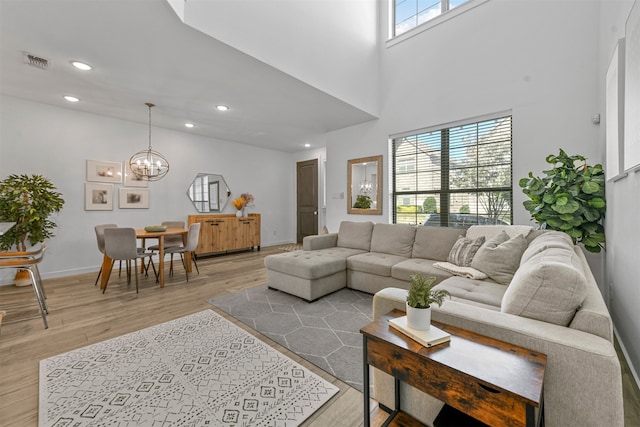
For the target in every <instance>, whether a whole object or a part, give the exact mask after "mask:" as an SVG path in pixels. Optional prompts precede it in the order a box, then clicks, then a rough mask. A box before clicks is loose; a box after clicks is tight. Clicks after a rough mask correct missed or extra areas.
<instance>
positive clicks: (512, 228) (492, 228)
mask: <svg viewBox="0 0 640 427" xmlns="http://www.w3.org/2000/svg"><path fill="white" fill-rule="evenodd" d="M532 230H533V227H532V226H530V225H472V226H471V227H469V228H468V229H467V237H468V238H470V239H476V238H478V237H480V236H484V237H485V239H487V240H488V239H490V238H492V237H494V236H496V235H498V234H500V233H501V232H502V231H504V232H505V233H507V234H508V235H509V237H514V236H517V235H518V234H522V235H523V236H524V237H525V238H526V237H527V235H528V234H529V233H530V232H531V231H532Z"/></svg>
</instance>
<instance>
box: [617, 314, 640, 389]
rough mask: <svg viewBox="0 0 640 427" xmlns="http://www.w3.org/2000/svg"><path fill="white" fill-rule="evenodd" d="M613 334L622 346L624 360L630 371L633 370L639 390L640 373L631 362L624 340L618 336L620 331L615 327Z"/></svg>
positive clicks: (632, 373)
mask: <svg viewBox="0 0 640 427" xmlns="http://www.w3.org/2000/svg"><path fill="white" fill-rule="evenodd" d="M613 333H614V334H615V336H616V338H617V339H618V344H619V345H620V349H621V350H622V354H623V355H624V358H625V360H626V361H627V365H629V370H631V375H632V376H633V379H634V380H636V385H637V386H638V388H640V376H638V371H637V370H636V368H635V366H633V363H631V362H630V361H629V353H627V349H626V348H625V346H624V343H623V342H622V339H620V335H619V334H618V331H617V329H616V327H615V326H614V327H613Z"/></svg>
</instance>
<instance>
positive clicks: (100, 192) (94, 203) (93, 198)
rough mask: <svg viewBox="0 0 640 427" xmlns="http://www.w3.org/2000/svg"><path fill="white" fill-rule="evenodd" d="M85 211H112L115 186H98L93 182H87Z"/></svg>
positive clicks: (85, 185)
mask: <svg viewBox="0 0 640 427" xmlns="http://www.w3.org/2000/svg"><path fill="white" fill-rule="evenodd" d="M84 210H86V211H112V210H113V184H96V183H93V182H85V184H84Z"/></svg>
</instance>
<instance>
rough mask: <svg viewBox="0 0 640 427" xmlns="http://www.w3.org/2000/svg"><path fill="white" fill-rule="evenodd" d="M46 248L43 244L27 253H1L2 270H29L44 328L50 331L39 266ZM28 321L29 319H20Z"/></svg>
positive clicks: (0, 264) (0, 266) (0, 265)
mask: <svg viewBox="0 0 640 427" xmlns="http://www.w3.org/2000/svg"><path fill="white" fill-rule="evenodd" d="M45 250H46V246H45V245H44V244H41V245H40V246H39V247H38V248H36V249H34V250H30V251H26V252H0V268H12V269H20V270H27V271H28V272H29V276H30V277H31V282H32V286H31V287H32V288H33V292H34V294H35V296H36V300H37V301H38V307H39V310H40V315H41V316H42V321H43V322H44V328H45V329H48V328H49V324H48V322H47V314H49V308H48V307H47V302H46V298H47V296H46V294H45V292H44V286H43V284H42V277H41V276H40V271H39V270H38V264H40V262H42V259H43V258H44V252H45ZM20 320H27V319H20Z"/></svg>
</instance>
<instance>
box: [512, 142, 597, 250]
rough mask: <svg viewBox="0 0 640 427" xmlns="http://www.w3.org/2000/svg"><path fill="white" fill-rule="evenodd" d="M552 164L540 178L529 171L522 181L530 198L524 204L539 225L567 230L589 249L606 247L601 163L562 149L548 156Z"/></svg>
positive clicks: (523, 189)
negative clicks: (603, 224) (591, 164)
mask: <svg viewBox="0 0 640 427" xmlns="http://www.w3.org/2000/svg"><path fill="white" fill-rule="evenodd" d="M546 162H547V163H550V164H551V165H553V167H552V168H551V169H549V170H546V171H544V174H545V176H544V177H542V178H539V177H537V176H533V173H531V172H529V176H528V178H522V179H521V180H520V182H519V184H520V187H522V191H523V192H524V194H526V195H527V197H529V199H530V200H527V201H525V202H524V207H525V209H527V210H528V211H529V212H530V213H531V217H532V218H533V219H534V220H535V221H536V222H537V223H538V225H539V226H540V228H547V229H551V230H558V231H564V232H565V233H567V234H568V235H569V236H571V238H572V239H573V243H574V244H576V243H582V244H583V245H584V247H585V249H586V250H588V251H590V252H600V250H602V249H604V245H605V235H604V227H603V226H602V220H603V218H604V215H605V212H606V200H605V195H604V188H605V176H604V170H603V169H602V165H600V164H597V165H594V166H589V165H587V162H586V158H585V157H583V156H580V155H576V156H569V155H567V153H565V152H564V151H563V150H562V149H561V150H560V153H559V154H558V155H557V156H556V155H553V154H551V155H549V156H547V158H546Z"/></svg>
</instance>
